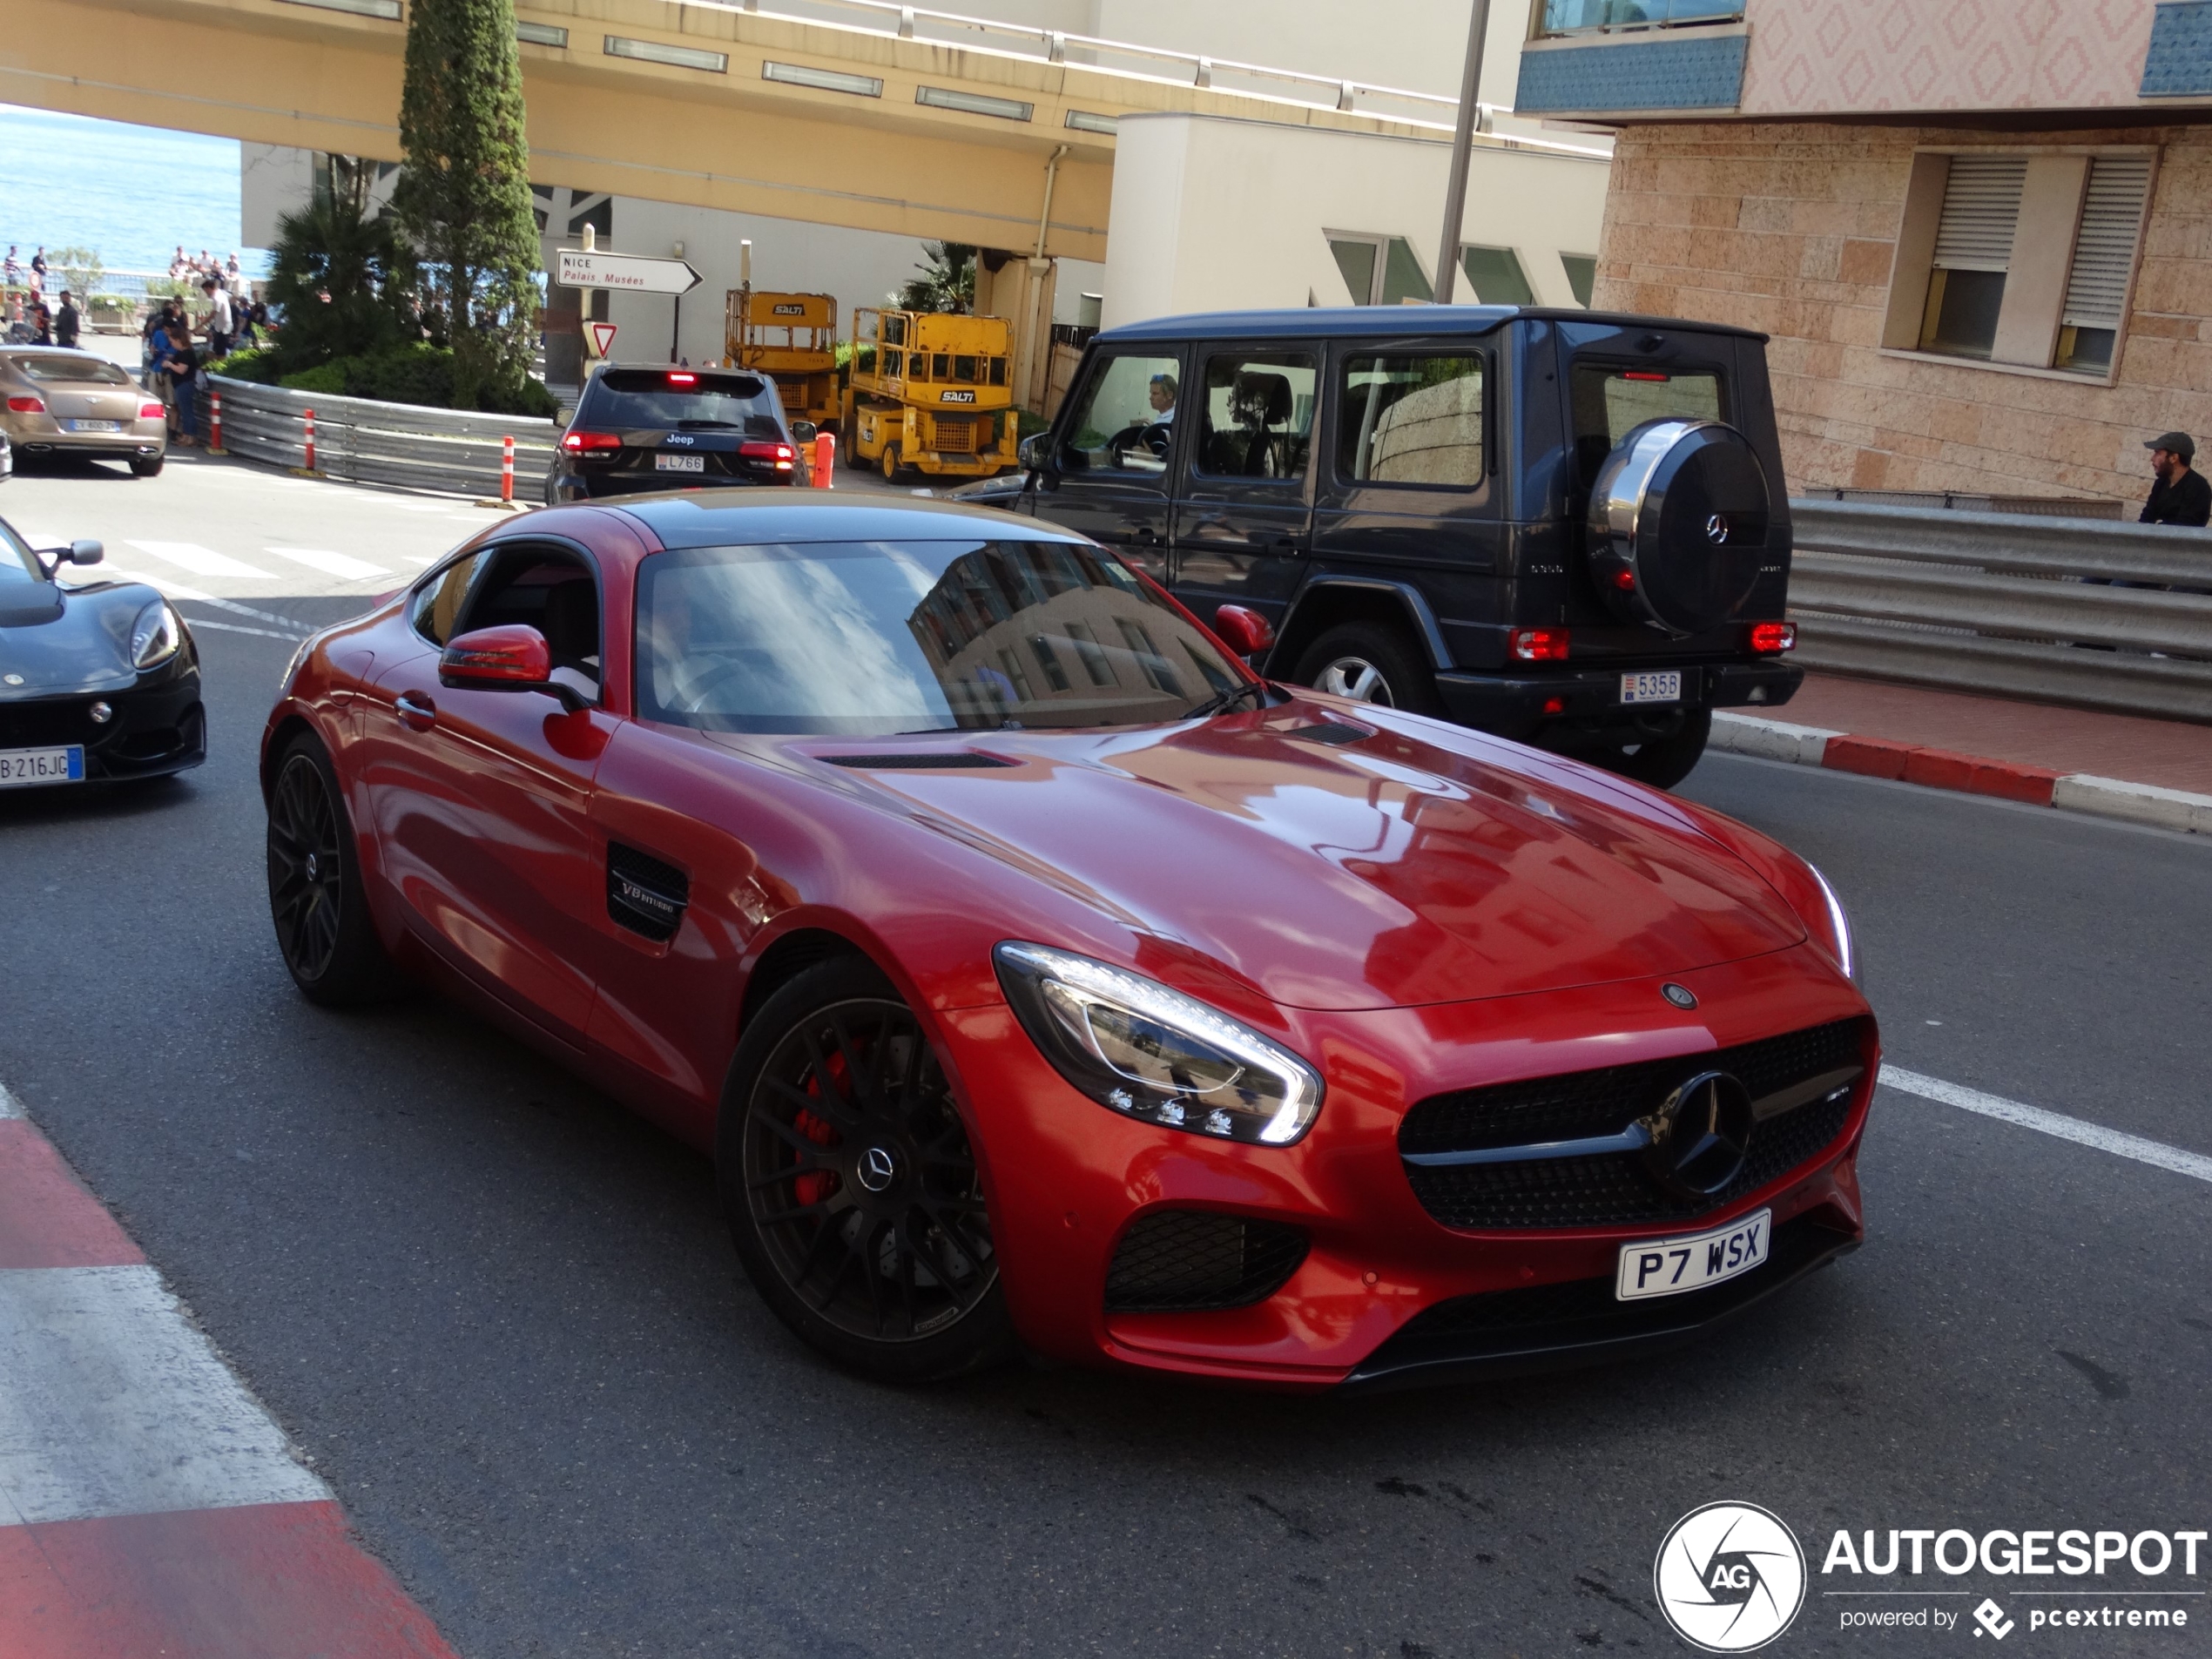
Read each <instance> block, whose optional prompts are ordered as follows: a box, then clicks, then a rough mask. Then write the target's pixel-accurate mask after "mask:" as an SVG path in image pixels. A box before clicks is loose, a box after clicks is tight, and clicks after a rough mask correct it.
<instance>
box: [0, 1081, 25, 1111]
mask: <svg viewBox="0 0 2212 1659" xmlns="http://www.w3.org/2000/svg"><path fill="white" fill-rule="evenodd" d="M22 1116H25V1114H24V1109H23V1103H22V1102H21V1101H19V1100H17V1098H16V1097H15V1096H13V1095H11V1094H10V1093H9V1092H8V1085H7V1084H5V1083H0V1117H22Z"/></svg>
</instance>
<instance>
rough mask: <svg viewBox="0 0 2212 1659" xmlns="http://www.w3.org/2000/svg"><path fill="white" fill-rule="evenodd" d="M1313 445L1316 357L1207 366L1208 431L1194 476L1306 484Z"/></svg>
mask: <svg viewBox="0 0 2212 1659" xmlns="http://www.w3.org/2000/svg"><path fill="white" fill-rule="evenodd" d="M1312 442H1313V355H1312V353H1310V352H1268V353H1243V354H1234V355H1223V356H1219V357H1211V358H1208V359H1207V360H1206V401H1205V428H1204V436H1203V438H1202V439H1201V440H1200V442H1199V445H1198V457H1197V462H1196V463H1195V465H1194V470H1196V471H1198V472H1201V473H1209V474H1211V475H1214V476H1216V477H1232V478H1239V477H1240V478H1303V477H1305V463H1306V456H1307V454H1308V452H1309V451H1310V450H1311V448H1312Z"/></svg>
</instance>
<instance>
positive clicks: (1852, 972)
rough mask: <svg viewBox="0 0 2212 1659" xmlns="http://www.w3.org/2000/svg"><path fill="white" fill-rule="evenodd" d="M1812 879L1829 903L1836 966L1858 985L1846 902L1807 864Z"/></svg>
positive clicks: (1855, 949) (1856, 962) (1855, 955)
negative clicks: (1845, 911)
mask: <svg viewBox="0 0 2212 1659" xmlns="http://www.w3.org/2000/svg"><path fill="white" fill-rule="evenodd" d="M1805 868H1806V869H1808V870H1811V871H1812V879H1813V880H1816V881H1817V882H1818V883H1820V896H1821V897H1822V898H1823V899H1825V900H1827V901H1828V929H1829V931H1830V932H1831V934H1834V935H1835V945H1834V951H1835V957H1836V966H1837V967H1838V968H1842V969H1843V970H1844V978H1845V979H1847V980H1849V981H1851V983H1852V984H1854V985H1857V984H1858V983H1859V982H1860V981H1859V977H1858V947H1857V946H1856V945H1855V944H1853V943H1852V941H1851V918H1850V917H1849V916H1846V915H1845V914H1844V901H1843V900H1841V899H1838V897H1837V896H1836V889H1835V888H1833V887H1830V886H1829V885H1828V878H1827V877H1826V876H1824V875H1823V874H1821V873H1820V871H1819V869H1818V868H1817V867H1815V866H1813V865H1811V864H1807V865H1806V866H1805Z"/></svg>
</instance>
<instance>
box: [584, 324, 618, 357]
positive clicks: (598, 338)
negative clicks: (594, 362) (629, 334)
mask: <svg viewBox="0 0 2212 1659" xmlns="http://www.w3.org/2000/svg"><path fill="white" fill-rule="evenodd" d="M585 327H587V328H588V329H590V334H591V354H592V355H593V356H594V357H604V356H605V355H606V354H608V353H609V352H610V351H612V350H613V349H614V345H615V326H614V324H612V323H610V322H594V323H587V324H586V325H585Z"/></svg>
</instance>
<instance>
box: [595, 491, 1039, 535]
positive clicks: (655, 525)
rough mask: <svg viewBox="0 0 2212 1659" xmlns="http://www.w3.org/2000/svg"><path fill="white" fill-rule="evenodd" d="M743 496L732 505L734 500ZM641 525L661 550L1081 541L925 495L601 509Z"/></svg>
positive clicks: (758, 495)
mask: <svg viewBox="0 0 2212 1659" xmlns="http://www.w3.org/2000/svg"><path fill="white" fill-rule="evenodd" d="M731 496H737V497H739V499H738V500H734V501H732V500H730V499H729V497H731ZM601 504H602V505H604V506H607V507H612V508H616V509H619V510H620V511H622V512H624V513H627V514H629V515H630V516H631V517H632V518H635V519H637V520H638V521H639V522H640V523H643V524H644V526H645V528H646V529H649V530H651V532H652V533H653V535H654V536H656V537H658V539H659V542H660V544H661V545H662V546H663V547H664V548H669V549H671V550H672V549H679V548H687V547H745V546H756V545H764V544H774V543H789V542H950V541H964V540H967V539H968V538H970V537H974V538H975V539H977V540H988V541H995V542H1072V541H1080V540H1082V537H1080V536H1074V535H1071V534H1070V533H1069V531H1067V530H1065V529H1062V528H1061V527H1060V526H1059V525H1057V524H1049V523H1043V524H1041V523H1038V522H1037V521H1036V520H1035V519H1033V518H1022V517H1020V516H1016V515H1015V514H1013V513H1008V512H1001V511H1000V510H998V509H995V508H990V507H974V506H970V505H969V504H968V503H967V502H949V501H933V500H929V499H927V498H925V497H923V496H910V497H908V498H907V499H906V500H904V501H901V500H899V499H897V498H896V497H880V496H879V497H876V498H875V499H873V500H870V499H866V498H862V499H857V500H856V499H853V498H851V497H847V498H845V499H843V500H840V499H839V498H838V497H836V496H832V495H829V494H827V493H826V492H824V491H820V490H811V489H791V490H784V489H777V490H767V489H762V490H758V491H756V490H750V489H745V490H738V489H730V490H711V491H703V490H686V491H684V492H682V493H680V494H677V493H671V494H669V495H665V496H623V497H621V498H619V499H618V500H616V501H610V502H603V503H601Z"/></svg>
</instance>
